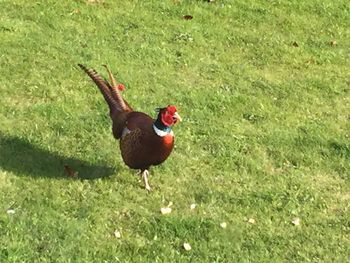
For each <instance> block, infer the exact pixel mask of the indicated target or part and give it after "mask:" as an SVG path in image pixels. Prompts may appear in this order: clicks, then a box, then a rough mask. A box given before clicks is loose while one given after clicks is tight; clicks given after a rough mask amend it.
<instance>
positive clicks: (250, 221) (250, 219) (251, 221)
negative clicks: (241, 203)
mask: <svg viewBox="0 0 350 263" xmlns="http://www.w3.org/2000/svg"><path fill="white" fill-rule="evenodd" d="M247 222H248V223H249V224H255V223H256V221H255V219H254V218H249V219H248V221H247Z"/></svg>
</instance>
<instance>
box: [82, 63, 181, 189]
mask: <svg viewBox="0 0 350 263" xmlns="http://www.w3.org/2000/svg"><path fill="white" fill-rule="evenodd" d="M79 66H80V68H82V69H83V70H84V71H85V72H86V73H87V74H88V75H89V76H90V78H91V79H92V80H93V81H94V82H95V84H96V85H97V86H98V88H99V89H100V91H101V93H102V95H103V96H104V98H105V100H106V102H107V104H108V106H109V109H110V117H111V119H112V122H113V123H112V132H113V136H114V138H115V139H118V140H119V141H120V152H121V155H122V158H123V161H124V162H125V164H126V165H128V166H129V167H130V168H132V169H140V170H141V174H142V176H143V177H144V180H145V184H146V188H147V189H148V190H150V187H149V185H148V181H147V176H148V171H147V170H148V169H149V168H150V166H152V165H158V164H161V163H162V162H164V161H165V160H166V159H167V158H168V156H169V155H170V153H171V152H172V150H173V147H174V135H173V133H172V132H162V131H161V130H158V129H157V127H156V126H157V125H156V123H160V127H163V124H162V123H161V122H160V118H161V114H160V113H159V115H158V119H157V120H154V119H152V118H151V117H150V116H148V115H147V114H145V113H143V112H137V111H134V110H133V109H132V108H131V107H130V105H129V104H128V103H127V102H126V101H125V100H124V99H123V98H122V96H121V94H120V92H119V90H118V89H117V88H116V84H115V80H114V78H113V76H112V75H111V73H110V71H109V70H108V71H109V73H110V78H111V82H112V85H110V84H109V83H108V82H107V81H106V80H104V79H102V78H101V77H100V76H99V75H98V74H97V73H96V71H94V70H92V69H87V68H86V67H85V66H83V65H81V64H79ZM107 69H108V68H107ZM175 122H176V121H175ZM157 132H158V133H157ZM159 133H160V134H159Z"/></svg>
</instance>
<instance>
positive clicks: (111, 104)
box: [78, 64, 125, 113]
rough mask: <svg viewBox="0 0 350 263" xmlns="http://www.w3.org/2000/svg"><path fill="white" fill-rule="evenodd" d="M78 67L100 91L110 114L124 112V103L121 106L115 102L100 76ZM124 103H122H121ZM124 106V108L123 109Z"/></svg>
mask: <svg viewBox="0 0 350 263" xmlns="http://www.w3.org/2000/svg"><path fill="white" fill-rule="evenodd" d="M78 66H79V67H80V68H81V69H82V70H83V71H85V73H86V74H87V75H89V77H90V78H91V79H92V80H93V81H94V82H95V84H96V85H97V87H98V88H99V89H100V91H101V93H102V95H103V97H104V99H105V101H106V102H107V104H108V106H109V109H110V112H111V113H113V112H115V111H117V112H123V111H125V108H124V107H125V103H123V104H121V103H119V101H116V100H115V99H114V96H113V95H112V94H111V91H110V88H109V85H108V83H106V82H105V81H104V80H103V79H102V78H101V76H100V75H99V74H98V73H97V72H96V71H95V70H93V69H88V68H86V67H85V66H84V65H82V64H78ZM123 102H124V101H123ZM123 106H124V107H123Z"/></svg>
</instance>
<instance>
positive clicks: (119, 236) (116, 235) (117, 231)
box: [114, 229, 122, 238]
mask: <svg viewBox="0 0 350 263" xmlns="http://www.w3.org/2000/svg"><path fill="white" fill-rule="evenodd" d="M114 236H115V237H116V238H121V237H122V234H121V233H120V231H119V229H116V230H115V231H114Z"/></svg>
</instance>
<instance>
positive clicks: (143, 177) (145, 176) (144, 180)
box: [141, 170, 151, 191]
mask: <svg viewBox="0 0 350 263" xmlns="http://www.w3.org/2000/svg"><path fill="white" fill-rule="evenodd" d="M148 176H149V172H148V170H143V171H142V172H141V177H142V179H143V182H144V183H145V188H146V189H147V190H148V191H151V187H150V186H149V184H148Z"/></svg>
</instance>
